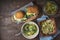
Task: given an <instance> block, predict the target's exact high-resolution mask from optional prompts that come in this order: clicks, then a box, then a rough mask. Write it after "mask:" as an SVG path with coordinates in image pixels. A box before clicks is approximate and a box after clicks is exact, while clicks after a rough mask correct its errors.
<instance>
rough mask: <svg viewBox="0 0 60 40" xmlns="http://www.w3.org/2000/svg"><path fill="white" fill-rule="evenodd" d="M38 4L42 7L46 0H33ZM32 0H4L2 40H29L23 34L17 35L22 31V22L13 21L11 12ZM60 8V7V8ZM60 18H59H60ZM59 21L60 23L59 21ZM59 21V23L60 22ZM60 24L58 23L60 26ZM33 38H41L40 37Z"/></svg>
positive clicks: (0, 15) (0, 17) (0, 36)
mask: <svg viewBox="0 0 60 40" xmlns="http://www.w3.org/2000/svg"><path fill="white" fill-rule="evenodd" d="M32 1H34V2H35V3H37V4H38V6H39V7H41V8H42V6H43V2H44V1H45V0H41V1H39V0H32ZM29 2H31V0H4V1H3V0H2V1H1V2H0V3H1V8H0V9H1V13H0V20H1V21H0V40H28V39H26V38H24V37H23V36H22V35H20V36H17V37H16V36H15V34H17V33H19V32H20V28H21V25H22V24H23V23H21V24H18V25H17V24H16V23H12V22H11V20H9V19H10V13H11V12H13V11H14V10H16V9H19V8H20V7H22V6H24V5H26V4H27V3H29ZM56 2H57V3H58V4H59V5H60V3H59V2H58V1H57V0H56ZM59 9H60V8H59ZM58 13H59V14H57V16H56V18H57V17H59V15H60V12H58ZM58 20H59V18H58ZM58 23H60V22H59V21H58ZM58 23H57V24H58ZM59 26H60V25H58V27H59ZM32 40H39V37H38V36H37V37H36V38H34V39H32Z"/></svg>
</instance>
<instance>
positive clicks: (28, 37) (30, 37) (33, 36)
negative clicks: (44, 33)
mask: <svg viewBox="0 0 60 40" xmlns="http://www.w3.org/2000/svg"><path fill="white" fill-rule="evenodd" d="M27 23H33V24H35V25H36V27H37V29H38V30H37V32H36V33H35V34H33V35H31V36H26V35H25V34H24V33H23V27H24V25H25V24H27ZM21 33H22V35H23V36H24V37H25V38H27V39H33V38H35V37H36V36H37V35H38V34H39V27H38V25H37V24H36V23H35V22H32V21H29V22H26V23H24V24H23V25H22V27H21Z"/></svg>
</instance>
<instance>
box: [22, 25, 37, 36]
mask: <svg viewBox="0 0 60 40" xmlns="http://www.w3.org/2000/svg"><path fill="white" fill-rule="evenodd" d="M36 32H37V27H36V25H35V24H25V25H24V27H23V33H24V34H25V35H27V36H31V35H33V34H34V33H36Z"/></svg>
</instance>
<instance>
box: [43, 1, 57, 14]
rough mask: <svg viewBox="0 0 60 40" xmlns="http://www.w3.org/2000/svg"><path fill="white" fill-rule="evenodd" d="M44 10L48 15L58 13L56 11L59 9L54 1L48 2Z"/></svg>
mask: <svg viewBox="0 0 60 40" xmlns="http://www.w3.org/2000/svg"><path fill="white" fill-rule="evenodd" d="M44 11H45V13H47V14H48V15H51V14H56V11H57V5H56V3H55V2H52V1H49V2H47V3H46V5H45V6H44Z"/></svg>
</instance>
